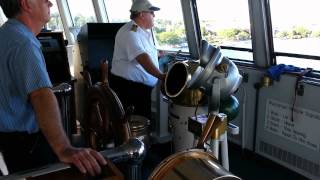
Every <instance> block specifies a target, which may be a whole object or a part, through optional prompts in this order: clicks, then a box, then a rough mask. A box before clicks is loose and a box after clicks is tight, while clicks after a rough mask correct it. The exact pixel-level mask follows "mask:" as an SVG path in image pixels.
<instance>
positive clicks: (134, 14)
mask: <svg viewBox="0 0 320 180" xmlns="http://www.w3.org/2000/svg"><path fill="white" fill-rule="evenodd" d="M0 1H1V0H0ZM130 13H131V14H130V19H132V20H134V19H135V18H137V17H138V16H139V14H140V12H138V11H130Z"/></svg>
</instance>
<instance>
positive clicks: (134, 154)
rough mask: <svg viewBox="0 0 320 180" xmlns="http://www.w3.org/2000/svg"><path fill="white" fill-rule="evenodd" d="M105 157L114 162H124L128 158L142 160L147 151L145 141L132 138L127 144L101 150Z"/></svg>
mask: <svg viewBox="0 0 320 180" xmlns="http://www.w3.org/2000/svg"><path fill="white" fill-rule="evenodd" d="M100 153H101V154H102V156H103V157H105V158H108V159H110V160H111V161H113V162H120V161H121V162H122V161H126V160H140V159H141V158H143V157H144V155H145V153H146V148H145V145H144V143H143V142H142V141H141V140H139V139H137V138H132V139H129V141H128V142H127V143H126V144H123V145H120V146H118V147H116V148H113V149H110V150H104V151H101V152H100Z"/></svg>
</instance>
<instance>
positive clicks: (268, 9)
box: [264, 0, 320, 71]
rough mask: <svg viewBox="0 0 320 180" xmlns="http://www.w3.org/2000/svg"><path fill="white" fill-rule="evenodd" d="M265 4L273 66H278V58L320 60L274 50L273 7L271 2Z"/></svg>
mask: <svg viewBox="0 0 320 180" xmlns="http://www.w3.org/2000/svg"><path fill="white" fill-rule="evenodd" d="M264 3H265V6H264V7H265V12H266V17H268V19H267V24H268V25H267V33H268V34H269V38H268V44H269V48H270V56H271V58H272V65H277V57H289V58H290V57H292V58H300V59H310V60H320V56H317V55H307V54H300V53H290V52H279V51H275V50H274V42H273V33H272V32H273V28H272V27H273V26H272V17H271V6H270V1H269V0H264ZM315 71H320V70H315Z"/></svg>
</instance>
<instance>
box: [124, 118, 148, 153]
mask: <svg viewBox="0 0 320 180" xmlns="http://www.w3.org/2000/svg"><path fill="white" fill-rule="evenodd" d="M129 124H130V131H131V137H132V138H137V139H139V140H141V141H142V142H143V143H144V145H145V147H146V148H148V147H150V135H149V129H148V127H149V125H150V120H149V119H147V118H146V117H143V116H139V115H131V116H130V119H129Z"/></svg>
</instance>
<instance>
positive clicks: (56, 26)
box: [46, 1, 63, 32]
mask: <svg viewBox="0 0 320 180" xmlns="http://www.w3.org/2000/svg"><path fill="white" fill-rule="evenodd" d="M51 2H52V4H53V5H52V7H51V9H50V21H49V22H48V23H47V24H46V28H47V29H48V30H51V31H60V32H63V25H62V21H61V17H60V13H59V10H58V6H57V2H56V1H51Z"/></svg>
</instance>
